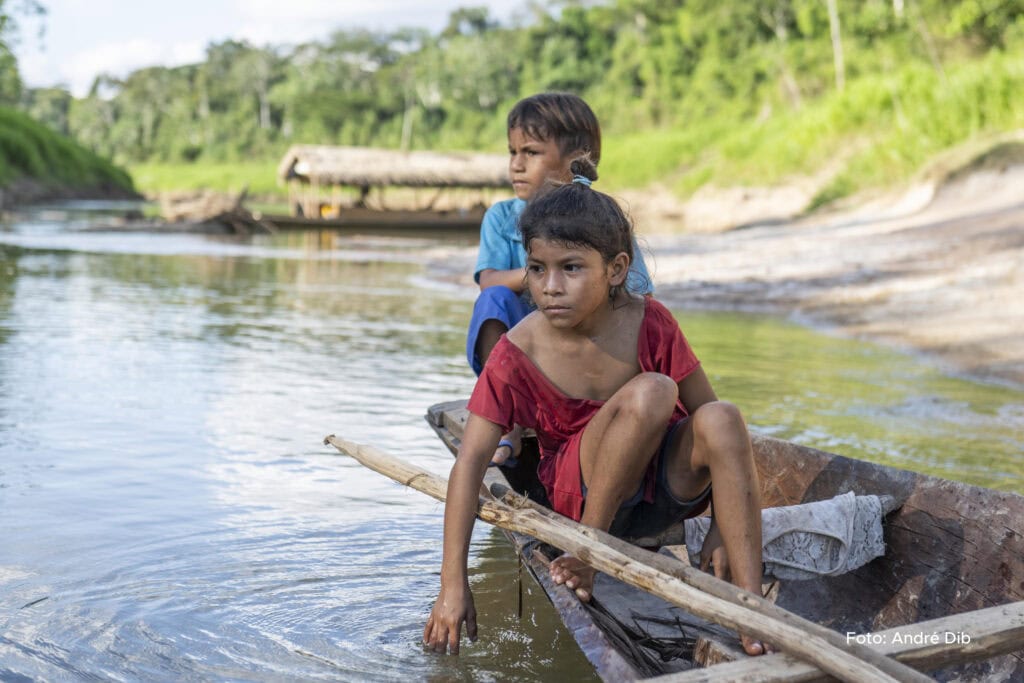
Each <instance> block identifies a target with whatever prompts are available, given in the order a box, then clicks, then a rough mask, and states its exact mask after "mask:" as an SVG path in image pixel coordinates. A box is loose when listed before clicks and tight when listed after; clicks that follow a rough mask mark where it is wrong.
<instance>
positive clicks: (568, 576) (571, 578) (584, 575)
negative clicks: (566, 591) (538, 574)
mask: <svg viewBox="0 0 1024 683" xmlns="http://www.w3.org/2000/svg"><path fill="white" fill-rule="evenodd" d="M548 571H549V572H550V573H551V580H552V581H554V582H555V583H557V584H559V585H561V584H563V583H564V584H565V585H566V586H567V587H568V588H571V589H572V590H573V591H574V592H575V593H576V597H577V598H579V599H580V600H581V601H582V602H590V596H592V595H593V594H594V575H595V574H597V570H596V569H594V568H593V567H591V566H590V565H587V564H585V563H584V562H583V561H582V560H578V559H576V558H575V557H573V556H572V555H570V554H568V553H566V554H565V555H562V556H561V557H559V558H556V559H554V560H552V561H551V564H550V565H548Z"/></svg>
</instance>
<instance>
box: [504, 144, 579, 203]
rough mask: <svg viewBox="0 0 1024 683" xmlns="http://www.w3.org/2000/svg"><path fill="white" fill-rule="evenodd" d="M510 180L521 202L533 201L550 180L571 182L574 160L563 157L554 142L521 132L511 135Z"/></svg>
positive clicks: (509, 150)
mask: <svg viewBox="0 0 1024 683" xmlns="http://www.w3.org/2000/svg"><path fill="white" fill-rule="evenodd" d="M508 155H509V156H508V177H509V180H511V181H512V189H513V190H514V191H515V193H516V196H517V197H519V198H520V199H529V198H530V197H532V196H533V195H534V194H535V193H536V192H537V190H539V189H540V188H541V187H542V186H543V185H544V182H545V181H546V180H547V179H548V178H553V179H555V180H562V181H565V182H568V181H569V180H570V179H571V175H570V173H569V163H570V162H571V161H572V159H571V158H568V157H564V156H562V152H561V151H560V150H559V149H558V145H557V144H556V143H555V141H554V140H538V139H537V138H532V137H530V136H529V135H527V134H526V133H525V132H523V130H522V129H521V128H512V129H510V130H509V131H508Z"/></svg>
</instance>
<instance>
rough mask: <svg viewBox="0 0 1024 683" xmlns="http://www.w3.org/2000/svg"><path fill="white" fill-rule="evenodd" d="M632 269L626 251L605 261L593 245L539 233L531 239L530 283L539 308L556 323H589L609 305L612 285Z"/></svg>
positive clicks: (528, 264)
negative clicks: (570, 243) (555, 239)
mask: <svg viewBox="0 0 1024 683" xmlns="http://www.w3.org/2000/svg"><path fill="white" fill-rule="evenodd" d="M628 272H629V257H628V256H627V255H626V254H625V253H621V254H618V255H617V256H616V257H615V258H614V259H612V260H611V261H610V262H605V260H604V258H603V257H602V256H601V254H600V253H599V252H598V251H597V250H596V249H592V248H590V247H568V246H565V245H564V244H562V243H560V242H553V241H551V240H547V239H543V238H539V237H538V238H534V239H533V240H531V241H530V251H529V255H528V258H527V261H526V283H527V286H528V287H529V288H530V295H531V296H532V297H533V301H534V303H535V304H537V308H538V309H539V310H540V311H541V313H543V314H544V317H546V318H547V319H548V322H550V323H551V324H552V325H553V326H554V327H558V328H573V327H577V326H580V325H583V326H586V325H587V324H588V323H589V322H590V319H591V316H592V315H593V314H594V313H595V312H597V311H598V310H599V309H600V308H601V307H602V306H607V305H608V303H609V300H608V291H609V288H610V287H612V286H614V285H621V284H622V283H623V282H625V280H626V274H627V273H628Z"/></svg>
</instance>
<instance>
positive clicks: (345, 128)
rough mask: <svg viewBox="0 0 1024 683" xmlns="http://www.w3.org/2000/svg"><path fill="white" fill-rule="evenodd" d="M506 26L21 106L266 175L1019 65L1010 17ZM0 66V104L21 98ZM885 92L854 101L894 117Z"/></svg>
mask: <svg viewBox="0 0 1024 683" xmlns="http://www.w3.org/2000/svg"><path fill="white" fill-rule="evenodd" d="M5 2H6V0H0V18H2V17H3V14H2V13H3V10H4V8H5V7H6V6H7V5H6V4H5ZM7 4H9V3H7ZM27 5H28V6H35V7H37V6H38V5H36V3H34V2H32V0H29V1H28V3H27ZM520 17H521V18H520V19H519V21H518V22H517V23H516V24H515V25H509V26H505V25H501V24H500V23H499V22H497V21H495V20H494V19H493V18H492V17H491V16H490V15H489V13H488V12H487V10H486V9H485V8H482V7H468V8H463V9H459V10H456V11H455V12H453V13H452V14H451V15H450V17H449V21H448V23H447V25H446V27H445V28H444V29H443V30H442V31H440V32H439V33H438V34H436V35H430V34H429V33H427V32H425V31H418V30H402V31H392V32H374V31H365V30H344V31H338V32H336V33H334V34H333V35H331V36H330V37H329V38H328V39H326V40H324V41H318V42H311V43H307V44H304V45H298V46H290V47H274V46H262V47H261V46H254V45H251V44H249V43H245V42H238V41H226V42H223V43H218V44H213V45H210V46H209V47H208V49H207V52H206V57H205V59H204V60H203V62H202V63H200V64H195V65H190V66H184V67H177V68H162V67H154V68H148V69H142V70H139V71H136V72H134V73H133V74H131V75H129V76H128V77H127V78H124V79H122V80H115V79H110V78H105V77H104V78H101V79H98V81H97V87H96V88H94V91H93V92H92V93H91V94H90V95H89V96H87V97H85V98H82V99H71V98H70V97H69V96H67V95H66V93H64V94H62V93H60V92H59V91H53V90H45V91H35V92H32V93H30V94H29V95H28V96H27V97H25V98H24V106H25V108H26V109H28V110H29V111H30V112H32V113H33V115H35V116H36V117H37V118H39V119H40V120H42V121H45V122H47V123H48V125H51V126H52V127H54V128H57V129H59V130H61V129H66V130H68V131H70V132H71V133H72V134H73V135H74V136H76V137H77V138H78V139H80V140H81V141H82V142H84V143H85V144H86V145H88V146H90V147H91V148H92V149H94V150H96V151H98V152H101V153H105V154H112V155H113V156H114V157H115V158H117V159H119V160H122V161H129V160H130V161H139V160H193V159H205V160H228V159H236V158H241V157H257V158H275V157H276V156H278V155H279V154H280V153H281V152H282V151H283V149H284V148H285V147H286V146H287V145H288V144H291V143H293V142H306V143H334V144H355V145H378V146H387V147H401V148H429V147H448V148H460V147H461V148H490V149H496V148H500V145H501V141H502V137H503V129H504V126H503V121H504V115H505V112H506V111H507V109H508V107H509V105H510V104H511V103H512V102H514V101H515V100H516V99H518V98H519V97H521V96H523V95H525V94H529V93H533V92H537V91H540V90H546V89H563V90H571V91H574V92H578V93H580V94H582V95H584V96H585V97H587V99H588V100H589V101H590V102H591V103H592V104H593V105H594V106H595V108H596V109H597V110H598V111H599V113H600V115H601V117H602V120H603V122H604V125H605V128H606V129H607V130H608V131H609V132H612V133H614V132H615V131H633V130H638V129H644V128H650V127H657V128H662V129H685V128H686V127H688V126H691V125H692V124H693V123H694V122H699V121H707V120H711V119H713V120H714V121H716V122H720V124H721V125H723V126H727V125H730V122H732V123H735V122H740V121H745V120H746V121H749V120H765V119H766V118H767V117H770V116H773V115H775V114H780V113H785V112H796V111H800V110H801V109H802V108H804V107H805V106H806V105H807V103H808V102H813V101H817V100H820V99H821V98H823V97H828V96H830V95H833V94H835V92H836V90H837V89H840V88H843V86H844V84H845V86H846V89H847V90H849V89H850V87H852V84H854V83H856V82H858V79H863V78H873V77H877V76H878V75H882V74H887V73H891V72H893V71H894V70H896V69H902V70H906V72H907V73H908V74H910V73H917V71H915V70H916V69H918V68H920V69H924V70H926V71H927V70H931V71H932V72H933V74H935V75H936V76H935V77H937V78H939V79H940V81H941V79H943V78H945V69H946V64H948V63H950V62H953V61H956V60H962V59H968V58H971V57H972V56H976V55H983V54H986V53H988V52H990V51H999V50H1017V51H1018V53H1019V52H1020V51H1021V50H1024V0H859V1H858V2H856V3H853V2H850V1H849V0H764V1H763V2H756V3H751V2H744V1H743V0H606V1H604V2H593V1H586V2H585V1H583V0H554V1H551V2H546V3H543V4H542V3H540V2H531V3H529V4H526V5H525V10H524V13H523V14H521V15H520ZM4 27H5V24H3V23H0V41H2V40H3V39H4V38H5V37H6V36H8V35H10V25H9V24H6V28H4ZM3 46H4V43H2V42H0V48H3ZM4 54H5V53H4V52H3V50H2V49H0V98H2V97H4V96H5V95H4V93H8V95H7V96H10V93H18V92H19V86H18V83H17V81H16V70H15V71H13V72H12V71H11V69H10V68H8V69H7V70H6V71H5V69H4V64H5V62H4ZM11 73H13V74H14V76H15V81H11V82H10V83H8V81H9V80H10V78H9V77H10V74H11ZM5 74H7V76H5ZM5 78H8V81H5V80H4V79H5ZM907 82H908V83H912V82H921V79H917V80H916V81H915V80H914V79H910V80H908V81H907ZM900 87H902V86H898V85H890V86H889V88H890V91H888V92H887V91H881V92H879V91H878V90H877V88H875V89H874V90H872V89H871V88H868V89H867V90H866V91H867V92H869V93H873V94H872V95H871V97H878V98H879V100H878V102H879V104H878V106H879V107H882V108H883V109H891V108H892V107H894V106H898V101H899V92H898V91H899V88H900ZM857 92H860V91H859V90H858V91H857ZM856 96H858V97H859V96H860V95H856Z"/></svg>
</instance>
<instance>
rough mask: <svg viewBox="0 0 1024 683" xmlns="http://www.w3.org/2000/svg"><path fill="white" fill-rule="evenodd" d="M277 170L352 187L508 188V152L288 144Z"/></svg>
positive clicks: (284, 174) (284, 177) (281, 173)
mask: <svg viewBox="0 0 1024 683" xmlns="http://www.w3.org/2000/svg"><path fill="white" fill-rule="evenodd" d="M277 175H278V177H279V178H280V179H282V180H289V179H291V178H299V179H300V180H303V181H305V182H314V181H315V182H317V183H318V184H320V185H348V186H353V187H384V186H389V187H391V186H394V187H471V188H477V187H497V188H508V186H509V181H508V157H507V156H505V155H504V154H474V153H469V152H465V153H463V152H401V151H398V150H391V149H374V148H372V147H330V146H327V145H293V146H292V147H291V148H290V149H289V150H288V151H287V152H286V153H285V155H284V158H283V159H281V163H280V164H279V165H278V167H277Z"/></svg>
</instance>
